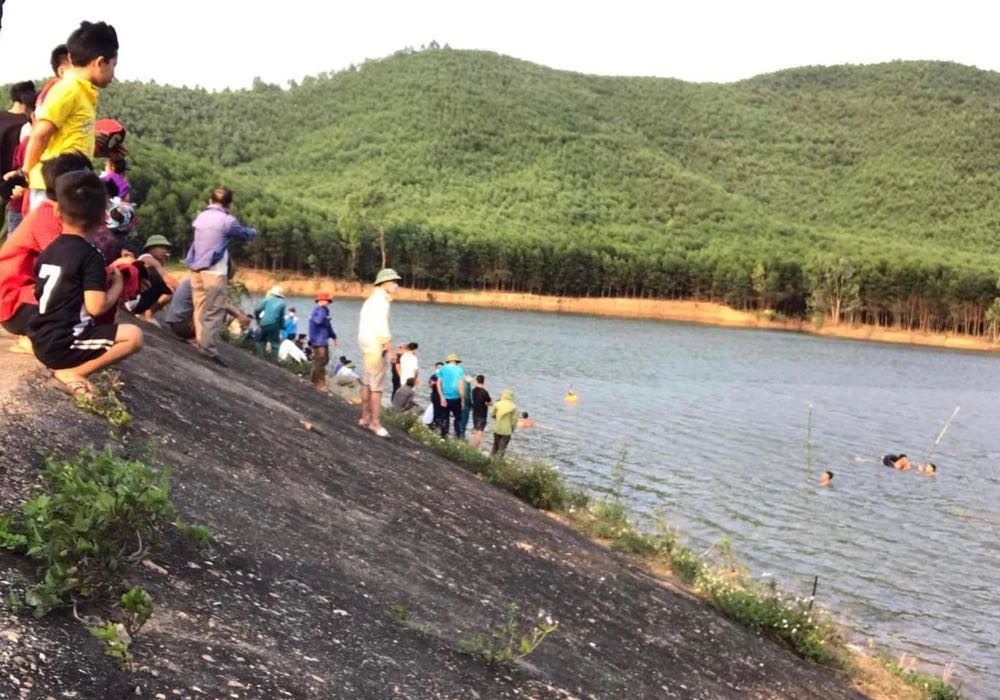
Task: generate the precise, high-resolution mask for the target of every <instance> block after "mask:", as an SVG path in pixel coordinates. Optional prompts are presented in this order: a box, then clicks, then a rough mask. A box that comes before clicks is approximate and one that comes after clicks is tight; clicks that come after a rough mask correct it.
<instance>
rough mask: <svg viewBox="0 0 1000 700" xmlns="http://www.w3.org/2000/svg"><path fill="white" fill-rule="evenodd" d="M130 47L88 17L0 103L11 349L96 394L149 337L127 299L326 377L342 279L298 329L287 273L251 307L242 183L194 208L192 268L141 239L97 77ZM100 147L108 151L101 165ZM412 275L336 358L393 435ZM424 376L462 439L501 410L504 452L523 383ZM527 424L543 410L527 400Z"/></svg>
mask: <svg viewBox="0 0 1000 700" xmlns="http://www.w3.org/2000/svg"><path fill="white" fill-rule="evenodd" d="M117 63H118V35H117V33H116V31H115V29H114V27H112V26H111V25H109V24H107V23H105V22H82V23H81V24H80V26H79V27H78V28H77V29H76V30H74V31H73V32H72V33H71V34H70V36H69V38H68V39H67V40H66V43H65V44H60V45H59V46H57V47H55V49H53V51H52V54H51V68H52V72H53V77H52V78H51V79H50V80H49V81H48V82H46V83H45V85H43V86H42V87H41V89H37V90H36V86H35V85H34V83H32V82H30V81H25V82H20V83H17V84H15V85H14V86H13V87H12V88H11V91H10V97H11V106H10V108H9V109H8V110H7V111H6V112H3V113H0V173H2V175H3V178H2V182H0V203H2V204H3V213H4V216H3V228H4V232H5V234H6V237H5V238H4V240H3V244H2V246H0V325H2V327H3V328H4V330H5V331H7V332H8V333H10V334H12V335H14V336H15V337H16V339H17V340H16V343H15V344H14V346H13V348H12V350H13V351H14V352H22V353H32V354H34V355H35V357H36V358H37V359H38V360H39V361H40V362H41V363H42V364H43V365H44V366H45V367H46V368H47V369H48V370H49V373H50V379H49V384H50V385H51V386H53V387H55V388H58V389H60V390H61V391H64V392H66V393H68V394H70V395H72V396H75V397H90V396H92V394H93V387H92V386H91V384H90V382H89V381H88V379H87V377H88V376H90V375H91V374H93V373H94V372H96V371H98V370H100V369H102V368H105V367H108V366H110V365H113V364H115V363H116V362H119V361H120V360H122V359H123V358H125V357H127V356H128V355H131V354H133V353H135V352H137V351H139V350H140V349H141V348H142V344H143V332H142V330H141V329H140V327H139V326H137V325H135V324H131V323H121V324H119V323H118V322H117V318H118V314H119V313H126V314H132V315H134V316H135V317H136V318H138V319H141V320H144V321H147V322H150V323H154V324H157V325H160V324H161V322H162V325H163V326H165V327H166V328H167V329H169V331H170V332H171V333H173V334H174V335H175V336H177V337H178V338H180V339H182V340H185V341H187V342H188V343H190V345H191V346H192V347H194V348H195V349H197V350H198V351H199V352H200V353H202V354H203V355H204V356H205V357H206V358H207V359H209V360H211V361H214V362H216V363H218V364H220V365H223V366H225V361H224V360H223V359H222V357H221V356H220V354H219V351H218V346H219V341H220V336H221V334H222V331H223V329H224V328H228V332H229V333H231V334H232V335H233V336H235V337H238V338H239V339H240V340H241V341H242V342H246V343H251V344H254V345H255V346H256V348H257V351H258V352H259V353H260V354H262V355H268V356H270V357H272V358H275V359H279V360H290V361H300V362H312V365H313V366H312V374H311V380H312V382H313V383H314V384H315V385H316V386H317V387H318V388H321V389H323V390H326V389H327V387H328V384H327V382H328V369H327V368H328V365H329V361H330V345H331V344H332V345H333V346H334V347H339V346H340V339H339V338H338V336H337V334H336V332H335V330H334V328H333V324H332V319H331V317H330V309H329V305H330V303H331V301H332V297H331V296H330V295H329V294H325V293H320V294H317V295H316V297H315V301H316V305H315V307H314V308H313V309H312V312H311V313H310V316H309V319H308V333H299V332H298V317H297V316H296V313H295V309H294V308H290V307H288V306H287V304H286V303H285V298H284V296H285V295H284V291H283V290H282V288H281V287H280V286H275V287H273V288H272V289H271V290H270V291H269V292H268V293H267V294H266V295H265V296H264V298H263V299H262V300H261V301H260V303H259V304H257V306H256V308H255V309H254V310H253V312H252V313H250V314H248V313H245V312H244V311H243V310H242V309H240V308H239V306H238V304H235V303H233V302H232V301H231V299H230V285H229V280H230V277H231V275H232V260H231V259H230V254H229V246H230V243H231V242H232V241H235V240H242V241H249V240H251V239H253V238H254V237H255V236H256V233H257V232H256V231H255V230H254V229H252V228H250V227H248V226H245V225H243V224H242V223H241V222H240V221H239V220H238V219H236V217H234V216H233V214H232V209H233V192H232V191H231V190H229V189H228V188H225V187H218V188H216V189H214V190H212V192H211V193H210V195H209V198H208V203H207V206H206V207H205V208H204V209H203V210H202V211H201V212H200V213H199V214H198V215H197V216H196V217H195V219H194V221H193V222H192V229H193V241H192V244H191V247H190V248H189V249H188V251H187V254H186V256H185V258H184V263H185V265H186V267H187V270H188V274H187V276H186V277H184V278H183V279H176V278H175V277H174V276H172V275H171V274H170V272H169V271H168V268H167V262H168V259H169V257H170V255H171V253H172V245H171V242H170V240H169V239H168V238H167V237H165V236H163V235H160V234H156V235H151V236H149V237H148V238H146V239H145V240H144V241H142V240H138V239H137V236H138V234H137V223H138V218H137V217H136V212H135V210H134V208H133V206H132V203H131V199H132V186H131V183H130V182H129V179H128V161H127V159H126V155H127V151H126V148H125V128H124V126H122V125H121V124H119V123H118V122H117V121H115V120H113V119H102V120H98V119H97V105H98V99H99V95H100V90H101V89H102V88H105V87H107V86H108V85H110V84H111V82H112V81H113V79H114V76H115V69H116V66H117ZM94 158H100V159H103V160H104V165H103V171H102V173H101V174H100V175H98V173H97V172H95V169H94V162H93V159H94ZM399 281H400V277H399V275H398V274H396V272H395V271H394V270H392V269H389V268H387V269H383V270H381V271H380V272H379V273H378V275H377V277H376V279H375V289H374V291H373V292H372V294H371V296H370V297H369V298H368V299H367V300H366V301H365V302H364V304H363V306H362V309H361V314H360V319H359V333H358V342H359V346H360V350H361V354H362V362H361V371H360V372H358V371H357V369H356V368H355V365H354V363H352V362H351V361H350V360H348V359H347V357H346V356H343V355H341V356H340V360H339V361H338V362H337V363H336V365H335V366H334V368H333V374H334V381H335V383H337V384H341V385H346V386H358V387H360V394H361V409H362V413H361V417H360V419H359V421H358V422H359V424H360V425H362V426H364V427H366V428H368V429H370V430H371V431H372V432H373V433H375V434H376V435H379V436H382V437H385V436H387V435H388V432H387V431H386V430H385V428H384V427H383V426H382V424H381V420H380V416H381V408H382V393H383V390H384V385H385V380H386V374H387V372H388V371H389V370H390V369H391V375H392V394H391V399H392V401H391V403H392V406H393V408H395V409H396V410H398V411H412V410H417V408H418V407H417V404H416V398H415V392H416V389H417V387H418V386H420V383H421V377H420V374H419V363H418V360H417V355H416V353H417V350H418V348H419V346H418V344H417V343H407V344H403V345H399V346H396V345H394V344H393V343H392V339H391V335H390V332H389V305H390V302H391V298H392V295H393V294H394V293H395V292H396V290H397V288H398V285H399ZM160 312H162V313H160ZM158 313H160V316H159V320H158V318H157V314H158ZM427 383H428V386H429V387H430V403H429V405H428V406H427V409H426V412H425V418H424V420H425V422H426V423H427V424H429V425H432V426H433V427H434V429H436V430H439V431H440V434H441V436H442V437H446V436H448V434H449V431H453V432H454V434H455V436H456V437H458V438H460V439H463V438H464V437H465V434H466V430H467V426H468V423H469V420H470V418H471V420H472V438H471V444H472V445H473V446H475V447H479V445H480V443H481V441H482V435H483V431H484V429H485V427H486V422H487V419H488V416H489V415H492V417H493V435H494V444H493V451H494V452H495V453H503V451H504V450H505V449H506V446H507V443H508V442H509V440H510V436H511V434H512V433H513V432H514V430H515V428H516V427H517V426H518V424H519V422H518V417H517V407H516V406H515V405H514V402H513V395H512V394H511V392H510V391H508V390H505V391H504V392H503V393H502V395H501V398H500V400H499V401H496V402H494V401H493V399H492V397H491V396H490V394H489V392H488V391H487V389H486V386H485V384H486V380H485V377H484V376H483V375H478V376H471V375H469V374H467V373H466V372H464V371H463V369H462V367H461V360H460V359H459V357H458V356H457V355H449V356H448V357H447V358H446V361H445V362H444V363H438V364H437V365H436V367H435V372H434V373H433V374H432V375H431V376H430V377H429V378H428V381H427ZM520 425H521V426H522V427H525V426H528V425H530V421H529V420H528V419H527V414H524V415H523V417H522V419H521V422H520Z"/></svg>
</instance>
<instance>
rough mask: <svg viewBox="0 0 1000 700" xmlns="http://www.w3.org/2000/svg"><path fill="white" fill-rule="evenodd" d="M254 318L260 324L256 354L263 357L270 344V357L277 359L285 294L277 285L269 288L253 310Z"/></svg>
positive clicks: (283, 321)
mask: <svg viewBox="0 0 1000 700" xmlns="http://www.w3.org/2000/svg"><path fill="white" fill-rule="evenodd" d="M253 315H254V318H256V319H257V322H258V323H259V324H260V337H259V338H258V339H257V353H258V354H259V355H263V354H264V351H265V349H266V346H267V344H268V343H270V344H271V357H272V359H277V357H278V346H279V345H281V327H282V325H284V323H285V292H284V290H282V288H281V287H279V286H278V285H274V286H273V287H271V290H270V291H269V292H268V293H267V295H266V296H265V297H264V298H263V299H261V301H260V303H259V304H257V308H256V309H254V310H253Z"/></svg>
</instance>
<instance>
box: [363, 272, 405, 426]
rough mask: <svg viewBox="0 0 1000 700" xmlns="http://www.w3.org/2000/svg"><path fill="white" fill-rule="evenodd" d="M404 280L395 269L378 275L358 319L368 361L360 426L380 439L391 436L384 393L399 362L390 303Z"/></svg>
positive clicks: (364, 377)
mask: <svg viewBox="0 0 1000 700" xmlns="http://www.w3.org/2000/svg"><path fill="white" fill-rule="evenodd" d="M400 279H402V278H401V277H400V276H399V275H398V274H396V271H395V270H393V269H392V268H388V267H387V268H385V269H384V270H379V273H378V275H376V276H375V289H374V291H372V293H371V296H369V297H368V298H367V299H366V300H365V303H364V304H362V305H361V316H360V318H359V319H358V345H360V346H361V354H362V357H363V358H364V371H363V373H362V376H361V384H362V387H361V418H360V419H359V420H358V425H360V426H362V427H364V428H368V429H369V430H371V431H372V432H373V433H375V434H376V435H378V436H379V437H389V431H388V430H386V429H385V428H384V427H383V426H382V422H381V412H382V391H383V390H384V389H385V373H386V370H387V369H388V367H389V364H390V363H395V362H396V349H395V347H394V346H393V344H392V333H390V332H389V304H390V302H391V301H392V295H393V294H395V293H396V290H397V289H399V280H400Z"/></svg>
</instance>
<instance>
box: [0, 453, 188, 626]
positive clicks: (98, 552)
mask: <svg viewBox="0 0 1000 700" xmlns="http://www.w3.org/2000/svg"><path fill="white" fill-rule="evenodd" d="M42 478H43V480H44V483H45V491H44V492H43V493H41V494H39V495H37V496H35V497H34V498H32V499H31V500H29V501H27V502H26V503H24V504H23V505H22V506H21V508H20V511H19V512H17V513H14V514H8V515H4V516H2V517H0V546H2V547H4V548H6V549H11V550H14V551H17V552H21V553H24V554H25V555H27V556H28V557H31V558H32V559H36V560H38V561H39V562H40V563H41V566H42V569H43V570H44V574H43V576H42V580H41V582H39V583H38V584H37V585H35V586H34V587H33V588H32V589H31V590H29V591H28V593H27V595H26V597H25V600H26V602H27V603H28V604H29V605H31V606H32V607H34V608H35V615H36V616H39V617H40V616H42V615H44V614H45V613H46V612H48V611H49V610H51V609H52V608H53V607H56V606H58V605H61V604H65V603H69V602H72V601H75V600H76V599H78V598H86V597H91V596H93V595H96V594H98V593H102V592H105V591H106V590H107V589H109V588H110V587H111V586H112V585H113V584H114V583H115V582H117V581H118V580H119V579H120V578H121V576H122V575H123V574H124V572H125V571H126V570H127V569H128V568H129V567H130V566H131V565H132V564H133V563H134V562H136V561H138V560H139V559H141V558H142V557H143V556H144V555H145V553H146V552H147V550H148V548H149V547H150V546H151V545H152V544H153V543H154V542H155V541H156V540H157V538H158V536H159V535H160V533H161V531H162V528H163V526H164V525H165V524H166V523H167V522H169V518H170V517H171V516H172V515H173V512H174V511H173V506H172V505H171V503H170V499H169V481H170V475H169V472H168V471H166V470H163V471H156V470H155V469H153V468H152V467H149V466H148V465H146V464H144V463H142V462H133V461H129V460H126V459H123V458H121V457H118V456H117V455H115V454H114V453H113V452H112V451H111V450H110V449H105V450H104V451H102V452H95V451H94V450H93V448H88V449H86V450H83V451H82V452H80V453H79V454H77V455H76V456H75V457H71V458H66V459H63V458H56V457H48V458H46V461H45V468H44V469H43V470H42Z"/></svg>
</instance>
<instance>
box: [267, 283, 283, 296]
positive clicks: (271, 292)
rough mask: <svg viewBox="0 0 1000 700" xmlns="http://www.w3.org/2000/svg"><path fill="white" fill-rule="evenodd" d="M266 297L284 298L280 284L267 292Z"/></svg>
mask: <svg viewBox="0 0 1000 700" xmlns="http://www.w3.org/2000/svg"><path fill="white" fill-rule="evenodd" d="M267 294H268V296H272V297H281V298H282V299H284V298H285V290H284V289H282V288H281V285H280V284H276V285H274V286H273V287H271V288H270V289H269V290H268V291H267Z"/></svg>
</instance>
